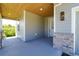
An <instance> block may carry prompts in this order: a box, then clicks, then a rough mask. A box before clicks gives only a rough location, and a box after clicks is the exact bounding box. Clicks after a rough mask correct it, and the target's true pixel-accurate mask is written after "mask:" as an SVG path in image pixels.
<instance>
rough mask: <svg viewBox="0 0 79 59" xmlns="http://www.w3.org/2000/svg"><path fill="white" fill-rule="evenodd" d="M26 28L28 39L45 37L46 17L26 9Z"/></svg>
mask: <svg viewBox="0 0 79 59" xmlns="http://www.w3.org/2000/svg"><path fill="white" fill-rule="evenodd" d="M25 29H26V30H25V37H26V41H27V40H32V39H37V38H41V37H44V18H43V17H42V16H38V15H36V14H33V13H31V12H27V11H26V20H25Z"/></svg>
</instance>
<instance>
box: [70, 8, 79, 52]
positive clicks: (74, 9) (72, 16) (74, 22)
mask: <svg viewBox="0 0 79 59" xmlns="http://www.w3.org/2000/svg"><path fill="white" fill-rule="evenodd" d="M77 9H79V6H77V7H73V8H72V11H71V18H72V23H71V26H72V28H71V32H72V33H73V34H74V53H75V40H76V39H75V38H76V33H75V31H76V20H75V18H76V11H77Z"/></svg>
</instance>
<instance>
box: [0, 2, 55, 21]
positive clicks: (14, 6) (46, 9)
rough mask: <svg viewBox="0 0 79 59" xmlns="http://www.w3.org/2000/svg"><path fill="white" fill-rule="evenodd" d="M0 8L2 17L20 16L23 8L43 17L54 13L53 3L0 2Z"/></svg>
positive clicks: (12, 17) (14, 17)
mask: <svg viewBox="0 0 79 59" xmlns="http://www.w3.org/2000/svg"><path fill="white" fill-rule="evenodd" d="M0 8H1V14H2V17H3V18H8V19H16V20H17V19H19V18H20V17H21V15H22V12H23V10H26V11H30V12H32V13H35V14H38V15H40V16H44V17H48V16H53V13H54V4H53V3H1V4H0ZM40 9H42V10H40Z"/></svg>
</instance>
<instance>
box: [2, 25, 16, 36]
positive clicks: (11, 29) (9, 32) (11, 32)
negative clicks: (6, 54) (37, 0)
mask: <svg viewBox="0 0 79 59" xmlns="http://www.w3.org/2000/svg"><path fill="white" fill-rule="evenodd" d="M3 31H4V35H5V36H6V37H11V36H15V33H16V30H15V26H12V25H6V24H5V25H3Z"/></svg>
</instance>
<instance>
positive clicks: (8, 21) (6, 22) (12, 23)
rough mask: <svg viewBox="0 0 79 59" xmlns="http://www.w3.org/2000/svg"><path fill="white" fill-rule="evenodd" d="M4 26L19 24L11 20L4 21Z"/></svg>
mask: <svg viewBox="0 0 79 59" xmlns="http://www.w3.org/2000/svg"><path fill="white" fill-rule="evenodd" d="M2 24H3V25H4V24H10V25H12V26H16V24H17V21H14V20H9V19H2Z"/></svg>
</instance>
